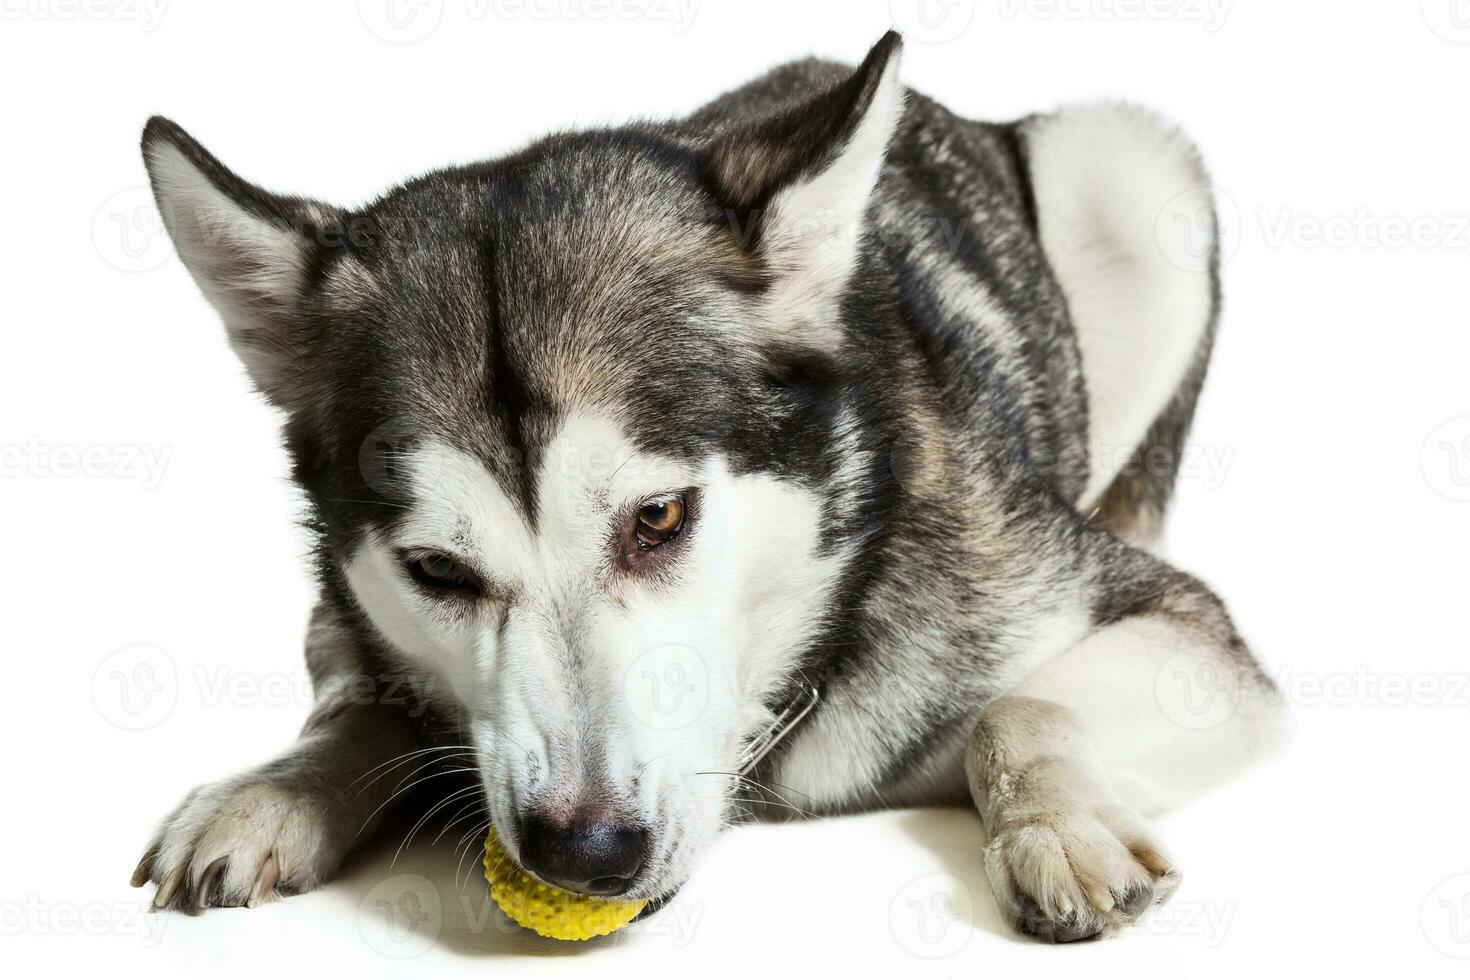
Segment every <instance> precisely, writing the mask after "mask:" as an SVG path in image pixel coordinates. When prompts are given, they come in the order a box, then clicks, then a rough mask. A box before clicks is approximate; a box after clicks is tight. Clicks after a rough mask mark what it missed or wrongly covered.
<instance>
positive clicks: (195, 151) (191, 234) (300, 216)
mask: <svg viewBox="0 0 1470 980" xmlns="http://www.w3.org/2000/svg"><path fill="white" fill-rule="evenodd" d="M143 161H144V163H145V165H146V166H147V168H148V177H149V180H150V181H151V183H152V185H153V196H154V198H155V199H156V200H157V202H158V210H159V213H160V215H162V217H163V223H164V227H166V228H167V229H168V233H169V236H170V237H171V238H172V239H173V242H174V248H175V250H176V251H177V252H178V254H179V258H180V259H182V260H183V263H184V266H185V268H187V269H188V270H189V272H190V274H191V275H193V277H194V281H195V282H197V283H198V284H199V288H200V290H201V291H202V292H203V293H204V296H205V298H206V299H208V300H209V302H210V303H211V304H213V305H214V308H215V309H216V310H217V311H219V314H220V317H221V318H222V319H223V320H224V322H225V330H226V332H227V333H228V335H229V338H230V346H232V347H233V348H234V349H235V352H236V353H237V354H238V355H239V356H240V360H241V361H243V362H244V363H245V368H246V370H247V371H248V372H249V373H250V377H251V380H253V381H254V382H255V385H256V387H257V388H259V389H260V390H261V391H262V392H263V393H264V394H265V396H266V397H267V398H269V399H270V400H271V401H272V402H274V403H275V404H276V405H278V406H280V407H281V408H284V409H286V410H287V411H297V410H299V409H301V408H303V407H304V404H303V402H304V399H303V393H304V391H305V389H306V376H307V374H308V370H309V365H308V364H307V360H308V353H309V351H310V350H311V348H312V345H313V339H314V338H313V336H312V331H313V326H312V325H311V324H310V323H309V322H308V318H307V317H306V316H305V315H304V314H303V310H302V298H303V295H304V294H305V291H306V286H307V280H308V277H309V275H310V271H311V269H312V267H313V265H314V264H315V263H317V262H318V260H319V259H320V257H321V253H322V249H323V247H324V242H326V241H328V238H329V236H328V234H327V232H328V230H329V229H332V228H334V227H335V226H336V224H337V223H338V222H340V220H341V213H340V212H339V211H337V209H335V208H332V207H330V206H328V205H325V204H322V203H320V202H317V201H312V200H308V199H305V198H300V197H288V196H284V195H280V194H271V193H269V192H268V191H265V190H262V189H261V188H259V187H257V186H255V185H254V184H251V183H248V182H247V181H245V180H242V179H241V178H240V177H238V176H236V175H235V173H234V172H233V171H231V170H230V169H229V168H227V167H226V166H225V165H224V164H222V163H220V162H219V160H217V159H215V157H214V155H213V154H211V153H210V152H209V151H208V150H206V149H205V148H204V147H202V146H200V145H199V143H198V142H196V141H195V140H194V138H193V137H191V136H190V135H189V134H188V133H186V132H184V130H183V129H181V128H179V126H177V125H175V124H174V123H172V122H170V121H169V120H167V119H164V118H162V117H161V116H155V117H154V118H152V119H150V120H149V121H148V126H147V128H145V129H144V130H143Z"/></svg>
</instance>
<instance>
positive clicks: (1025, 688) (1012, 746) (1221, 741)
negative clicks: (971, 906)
mask: <svg viewBox="0 0 1470 980" xmlns="http://www.w3.org/2000/svg"><path fill="white" fill-rule="evenodd" d="M1122 547H1123V546H1121V545H1117V548H1118V549H1120V550H1119V551H1117V552H1115V553H1114V554H1113V555H1111V556H1109V562H1108V564H1107V567H1106V568H1105V570H1104V571H1102V572H1094V573H1093V581H1091V582H1089V583H1085V584H1084V586H1083V590H1082V591H1083V592H1084V593H1085V594H1086V600H1085V602H1086V605H1087V607H1088V615H1089V616H1090V617H1091V619H1092V621H1093V622H1094V623H1095V624H1096V625H1095V626H1094V628H1093V629H1092V630H1091V631H1090V632H1088V633H1087V635H1086V636H1085V638H1084V639H1082V640H1081V642H1079V643H1077V644H1076V645H1075V646H1073V647H1071V648H1070V649H1069V650H1067V651H1066V652H1065V653H1063V654H1062V655H1061V656H1059V657H1057V658H1056V659H1054V660H1052V661H1050V662H1049V663H1047V664H1046V665H1045V666H1044V667H1042V668H1041V669H1040V670H1039V671H1037V672H1036V673H1035V674H1033V675H1032V676H1030V677H1028V678H1026V679H1025V680H1023V681H1021V682H1020V683H1018V684H1017V685H1016V686H1015V687H1014V688H1013V689H1012V690H1011V691H1010V692H1009V693H1007V694H1006V695H1005V696H1003V697H1000V698H997V699H996V700H994V701H992V702H991V703H990V704H989V705H987V706H986V707H985V709H984V710H983V711H982V713H981V715H980V717H979V720H978V722H977V723H976V726H975V729H974V733H973V736H972V738H971V741H970V746H969V750H968V752H967V754H966V760H965V761H966V774H967V776H968V779H969V784H970V791H971V794H972V795H973V797H974V800H975V803H976V805H977V806H978V808H979V810H980V815H981V819H982V821H983V823H984V826H985V832H986V835H987V844H986V850H985V867H986V873H987V876H988V877H989V879H990V882H991V887H992V889H993V890H994V892H995V896H996V901H997V903H998V904H999V905H1000V908H1001V910H1002V912H1003V913H1004V914H1005V915H1006V916H1007V917H1008V918H1010V919H1011V921H1012V922H1013V923H1014V924H1015V925H1016V926H1017V928H1019V929H1021V930H1022V931H1023V932H1027V933H1029V934H1032V935H1036V936H1040V937H1042V938H1045V939H1049V940H1053V941H1069V940H1075V939H1086V938H1091V937H1093V936H1100V935H1108V934H1111V933H1113V932H1116V931H1117V930H1118V929H1120V928H1121V927H1123V926H1125V925H1127V924H1129V923H1131V922H1133V921H1134V920H1136V919H1137V918H1138V917H1139V916H1140V915H1141V914H1142V913H1143V912H1144V911H1145V910H1147V909H1148V908H1149V907H1150V906H1151V905H1153V904H1155V903H1159V902H1162V901H1164V900H1166V899H1167V898H1168V897H1169V895H1170V894H1171V893H1172V892H1173V890H1174V888H1175V886H1176V885H1177V884H1178V880H1179V874H1178V871H1177V870H1176V868H1175V866H1174V864H1173V862H1172V861H1171V860H1170V859H1169V858H1168V857H1167V856H1166V855H1165V853H1164V851H1163V850H1162V849H1161V847H1160V846H1159V845H1158V844H1157V843H1156V842H1155V840H1154V836H1153V833H1152V831H1151V829H1150V827H1149V825H1148V823H1147V821H1146V820H1145V818H1144V814H1148V813H1152V812H1157V811H1158V810H1161V809H1163V808H1165V807H1167V806H1169V805H1172V804H1174V803H1176V802H1178V801H1179V800H1181V799H1182V798H1185V797H1187V796H1189V795H1191V794H1192V793H1195V792H1197V791H1199V790H1201V789H1204V788H1206V787H1207V786H1209V785H1211V784H1212V783H1215V782H1218V781H1219V780H1221V779H1223V778H1225V777H1226V776H1228V775H1230V774H1231V773H1232V772H1234V771H1236V770H1237V769H1238V768H1240V767H1241V766H1242V765H1244V764H1245V763H1247V762H1248V761H1250V759H1251V758H1253V757H1255V756H1257V755H1260V754H1261V753H1262V752H1263V751H1265V750H1266V749H1267V748H1269V747H1270V745H1271V744H1273V743H1274V742H1275V741H1277V740H1279V738H1280V737H1281V735H1282V734H1283V733H1284V730H1285V723H1284V716H1283V712H1282V711H1281V709H1280V707H1279V705H1278V704H1277V703H1276V698H1275V697H1274V696H1273V693H1272V687H1271V684H1270V683H1269V681H1268V680H1267V679H1266V678H1265V677H1264V675H1263V674H1262V673H1261V672H1260V670H1259V668H1257V666H1256V665H1255V663H1254V661H1253V660H1252V659H1251V657H1250V654H1249V653H1248V652H1247V651H1246V649H1245V646H1244V644H1243V643H1242V642H1241V640H1240V638H1239V637H1238V636H1237V635H1236V632H1235V629H1234V627H1233V626H1232V625H1231V623H1230V619H1229V617H1228V615H1227V614H1226V612H1225V610H1224V607H1223V605H1222V604H1221V603H1220V601H1219V600H1218V599H1217V598H1216V597H1215V596H1214V595H1213V594H1211V593H1210V592H1209V591H1208V590H1207V589H1206V588H1205V587H1204V586H1202V585H1200V584H1199V583H1198V582H1197V581H1195V580H1194V579H1192V578H1189V577H1188V576H1185V575H1183V574H1182V573H1179V572H1176V571H1174V570H1173V569H1170V568H1168V567H1167V566H1165V565H1163V564H1162V563H1161V562H1158V561H1157V560H1156V559H1153V558H1150V557H1147V556H1143V555H1142V554H1140V553H1137V552H1131V551H1128V552H1126V553H1125V552H1123V551H1121V549H1122ZM1092 567H1093V568H1097V567H1098V566H1096V565H1094V566H1092ZM1120 568H1121V569H1122V570H1124V571H1125V574H1124V575H1122V577H1119V574H1118V573H1119V571H1120Z"/></svg>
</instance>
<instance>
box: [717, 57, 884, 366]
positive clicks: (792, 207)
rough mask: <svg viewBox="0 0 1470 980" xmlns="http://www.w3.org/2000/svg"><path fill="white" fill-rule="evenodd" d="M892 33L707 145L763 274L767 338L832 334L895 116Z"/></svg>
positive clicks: (721, 189)
mask: <svg viewBox="0 0 1470 980" xmlns="http://www.w3.org/2000/svg"><path fill="white" fill-rule="evenodd" d="M902 45H903V42H902V39H901V38H900V37H899V36H898V34H897V33H896V32H893V31H890V32H888V33H887V34H885V35H884V36H883V38H882V40H880V41H879V42H878V43H877V44H876V45H874V46H873V49H872V50H871V51H869V52H868V56H867V58H865V59H864V60H863V63H862V65H860V66H859V67H858V69H857V70H856V71H855V72H853V74H852V75H851V76H850V77H848V78H847V79H845V80H844V81H842V82H841V83H839V84H838V85H837V86H836V87H835V88H832V89H830V90H829V91H826V92H823V93H821V94H818V95H816V96H815V97H813V98H811V99H808V100H806V101H804V102H801V103H798V104H796V105H794V106H791V107H789V108H786V109H784V110H782V111H781V112H779V113H777V114H775V115H773V116H771V117H769V118H766V119H763V120H759V121H757V122H755V123H753V124H748V125H744V126H739V127H736V128H734V129H732V130H729V131H727V132H725V133H722V134H721V135H720V136H719V137H718V138H717V139H716V141H715V143H714V145H713V147H711V150H710V155H709V168H710V174H711V178H712V182H713V184H714V186H715V189H716V194H717V195H718V196H719V198H720V199H721V203H722V205H723V206H724V207H725V208H726V209H727V210H728V213H729V216H730V218H731V219H732V224H733V225H734V227H735V228H736V229H737V230H738V231H739V233H740V235H741V237H742V238H744V239H745V240H746V244H747V246H748V247H749V248H751V249H752V250H753V251H754V252H755V254H756V255H757V256H758V258H759V259H760V260H761V263H762V265H763V266H764V267H765V269H766V270H767V274H768V275H769V276H770V277H771V283H772V289H771V294H770V301H771V324H770V325H771V328H772V329H774V330H775V331H777V332H778V334H789V335H788V336H778V338H777V339H780V340H783V341H786V342H789V343H793V344H797V345H800V346H817V347H823V346H828V345H829V344H831V343H834V342H835V341H836V340H837V337H836V335H835V333H833V330H834V326H835V324H834V320H835V313H836V304H837V301H838V300H839V298H840V297H841V294H842V290H843V288H844V286H845V285H846V284H847V280H848V277H849V276H850V275H851V273H852V270H853V267H854V266H855V264H856V261H857V257H858V250H859V248H860V247H861V244H862V235H863V217H864V215H865V213H866V212H867V208H868V199H869V197H870V196H871V194H872V191H873V187H874V186H875V185H876V183H877V181H878V174H879V172H880V171H881V169H882V167H883V157H884V154H885V153H886V152H887V149H888V142H889V140H890V139H891V138H892V137H893V133H894V130H895V129H896V128H897V126H898V122H899V119H900V118H901V117H902V115H903V106H904V90H903V86H902V85H901V84H900V83H899V80H898V66H899V54H900V50H901V48H902Z"/></svg>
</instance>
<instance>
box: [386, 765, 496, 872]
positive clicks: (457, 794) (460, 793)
mask: <svg viewBox="0 0 1470 980" xmlns="http://www.w3.org/2000/svg"><path fill="white" fill-rule="evenodd" d="M452 771H454V772H470V771H472V770H467V769H458V770H452ZM478 792H480V787H478V786H465V787H462V788H460V789H457V790H455V791H454V792H453V793H450V794H449V795H448V796H446V797H445V798H444V799H442V800H440V801H439V802H438V803H436V804H434V805H433V806H432V807H430V808H429V809H428V810H427V811H426V812H425V813H424V815H423V816H421V817H419V818H418V820H417V821H416V822H415V823H414V825H413V826H412V827H411V828H409V831H408V833H407V834H406V835H405V836H404V838H403V843H401V844H399V845H398V850H397V851H396V852H395V853H394V855H393V860H392V861H391V862H390V863H389V865H388V866H389V867H390V868H391V867H393V866H395V865H397V864H398V858H399V857H400V856H402V854H403V850H404V848H406V847H408V845H409V844H411V843H413V839H414V837H415V836H416V835H417V834H418V832H419V828H421V827H423V825H424V824H426V823H428V821H429V819H430V818H431V817H433V816H434V814H436V813H438V812H439V811H440V810H442V809H444V808H445V807H446V806H448V805H449V804H451V803H453V802H454V801H455V800H459V799H463V798H464V797H465V796H466V795H468V794H470V793H478Z"/></svg>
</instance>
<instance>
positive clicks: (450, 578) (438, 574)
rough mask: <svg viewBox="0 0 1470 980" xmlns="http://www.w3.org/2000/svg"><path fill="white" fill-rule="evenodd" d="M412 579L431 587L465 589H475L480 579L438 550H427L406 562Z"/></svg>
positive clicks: (478, 585) (477, 587)
mask: <svg viewBox="0 0 1470 980" xmlns="http://www.w3.org/2000/svg"><path fill="white" fill-rule="evenodd" d="M408 572H409V574H410V575H412V576H413V577H414V579H415V580H416V581H417V582H419V583H421V584H423V585H427V586H428V587H429V588H432V589H465V590H470V591H476V590H478V589H479V587H480V581H479V579H477V578H476V577H475V574H474V572H471V571H470V570H469V569H467V568H465V567H464V566H463V565H461V564H460V563H459V562H457V561H455V560H454V559H453V558H451V557H449V556H448V555H446V554H444V553H443V552H440V551H427V552H424V553H423V554H422V555H419V556H418V557H416V558H413V559H410V560H409V562H408Z"/></svg>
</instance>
